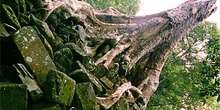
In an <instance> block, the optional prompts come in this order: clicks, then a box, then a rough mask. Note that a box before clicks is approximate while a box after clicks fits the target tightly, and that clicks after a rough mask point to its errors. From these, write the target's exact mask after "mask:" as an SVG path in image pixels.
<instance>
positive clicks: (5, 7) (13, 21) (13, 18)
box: [2, 4, 21, 28]
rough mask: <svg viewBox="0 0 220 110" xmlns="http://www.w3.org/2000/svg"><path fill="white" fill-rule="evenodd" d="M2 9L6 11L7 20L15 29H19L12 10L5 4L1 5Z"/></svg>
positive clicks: (19, 26)
mask: <svg viewBox="0 0 220 110" xmlns="http://www.w3.org/2000/svg"><path fill="white" fill-rule="evenodd" d="M2 7H3V8H4V10H5V11H6V14H7V16H8V18H9V20H11V22H12V23H13V24H14V25H16V27H17V28H21V25H20V23H19V22H18V18H17V17H16V15H15V13H14V11H13V10H12V8H11V7H10V6H8V5H6V4H2Z"/></svg>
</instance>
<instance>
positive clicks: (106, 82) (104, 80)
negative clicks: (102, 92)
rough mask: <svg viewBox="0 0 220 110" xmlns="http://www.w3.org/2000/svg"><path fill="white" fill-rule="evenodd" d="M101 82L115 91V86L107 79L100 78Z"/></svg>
mask: <svg viewBox="0 0 220 110" xmlns="http://www.w3.org/2000/svg"><path fill="white" fill-rule="evenodd" d="M100 81H101V82H102V83H103V84H104V85H105V86H106V87H107V88H108V89H113V86H114V84H113V83H112V82H111V81H110V80H109V79H108V78H107V77H106V76H104V77H102V78H100Z"/></svg>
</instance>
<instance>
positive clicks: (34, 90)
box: [13, 63, 43, 101]
mask: <svg viewBox="0 0 220 110" xmlns="http://www.w3.org/2000/svg"><path fill="white" fill-rule="evenodd" d="M13 66H14V68H15V69H16V71H17V72H18V74H19V77H20V79H21V81H22V82H23V83H24V84H25V85H26V86H27V90H28V91H29V92H30V96H31V98H32V100H34V101H36V100H38V99H40V98H41V97H42V95H43V92H42V90H41V89H40V87H39V85H38V84H37V82H36V81H35V79H34V77H33V76H32V75H31V74H30V73H29V71H28V70H27V69H26V67H25V66H24V65H23V64H19V63H18V64H14V65H13Z"/></svg>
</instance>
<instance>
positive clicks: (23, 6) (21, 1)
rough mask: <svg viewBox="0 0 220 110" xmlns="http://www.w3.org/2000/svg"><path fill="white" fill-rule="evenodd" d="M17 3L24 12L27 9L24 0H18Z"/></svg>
mask: <svg viewBox="0 0 220 110" xmlns="http://www.w3.org/2000/svg"><path fill="white" fill-rule="evenodd" d="M19 4H20V6H21V7H22V9H23V10H22V11H23V12H26V11H27V7H26V4H25V0H19Z"/></svg>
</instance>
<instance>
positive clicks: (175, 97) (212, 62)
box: [148, 22, 220, 110]
mask: <svg viewBox="0 0 220 110" xmlns="http://www.w3.org/2000/svg"><path fill="white" fill-rule="evenodd" d="M219 39H220V31H219V30H218V28H217V26H216V24H214V23H210V22H205V23H202V24H200V25H199V26H197V27H196V28H195V29H193V30H192V31H191V32H190V33H189V34H188V36H187V37H186V38H185V39H183V40H182V41H181V42H180V43H179V45H178V47H179V48H176V49H175V50H174V52H173V53H172V54H170V56H169V57H168V59H167V62H166V64H165V66H164V68H163V70H162V74H161V77H160V86H159V87H158V89H157V91H156V92H155V94H154V95H153V96H152V98H151V100H150V102H149V104H148V109H149V110H151V109H152V110H153V109H157V110H160V109H161V110H164V109H181V108H185V109H205V108H204V106H203V105H204V104H206V105H207V106H208V107H210V108H216V107H217V105H216V104H217V103H213V102H216V96H218V95H219V92H220V89H219V88H220V87H219V86H220V83H219V81H220V79H219V78H220V77H219V74H220V73H219V70H220V67H219V65H220V63H219V61H220V54H219V53H220V51H219V50H220V40H219Z"/></svg>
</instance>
